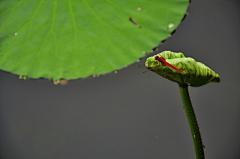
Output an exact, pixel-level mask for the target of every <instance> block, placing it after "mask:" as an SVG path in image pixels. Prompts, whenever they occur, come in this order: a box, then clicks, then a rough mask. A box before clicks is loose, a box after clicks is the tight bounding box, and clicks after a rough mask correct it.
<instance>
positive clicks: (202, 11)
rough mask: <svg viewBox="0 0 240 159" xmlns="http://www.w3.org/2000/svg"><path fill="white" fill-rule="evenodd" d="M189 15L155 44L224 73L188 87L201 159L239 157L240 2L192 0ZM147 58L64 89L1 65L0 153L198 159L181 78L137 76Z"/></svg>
mask: <svg viewBox="0 0 240 159" xmlns="http://www.w3.org/2000/svg"><path fill="white" fill-rule="evenodd" d="M156 9H157V8H156ZM188 13H189V14H188V15H187V16H186V18H185V19H184V21H183V22H182V23H181V24H180V26H179V27H178V28H177V30H176V32H175V33H174V34H173V35H172V37H171V38H168V39H167V40H166V41H165V42H164V43H163V44H162V45H160V46H159V51H164V50H171V51H174V52H183V53H184V54H185V56H187V57H193V58H194V59H195V60H196V61H200V62H203V63H204V64H206V65H207V66H209V67H210V68H211V69H213V70H214V71H215V72H216V73H218V74H219V75H220V77H221V82H220V83H209V84H207V85H205V86H202V87H199V88H193V87H190V88H189V92H190V96H191V99H192V104H193V106H194V109H195V113H196V116H197V119H198V122H199V126H200V131H201V134H202V138H203V143H204V145H205V155H206V159H239V158H240V136H239V134H240V64H239V62H240V54H239V52H240V45H239V42H240V31H239V28H240V2H239V1H238V0H201V1H198V0H192V2H191V4H190V6H189V9H188ZM154 54H155V52H154V53H151V54H149V55H148V57H149V56H153V55H154ZM146 58H147V57H145V58H143V59H142V60H141V61H140V62H138V63H137V62H136V63H134V64H132V65H130V66H128V67H127V68H124V69H122V70H120V71H118V72H117V73H116V74H115V73H112V74H107V75H105V76H100V77H95V78H93V77H91V78H87V79H79V80H71V81H69V82H68V84H67V85H65V86H61V85H57V86H56V85H53V82H52V81H48V80H45V79H40V80H30V79H27V80H20V79H18V76H16V75H13V74H10V73H7V72H3V71H0V158H1V159H159V158H161V159H194V158H195V151H194V146H193V141H192V138H191V134H190V128H189V125H188V121H187V117H186V115H185V111H184V109H183V105H182V101H181V97H180V93H179V88H178V85H177V84H175V83H173V82H170V81H168V80H166V79H164V78H162V77H160V76H158V75H157V74H155V73H153V72H150V71H149V72H146V73H144V74H142V72H144V71H145V69H144V68H143V69H141V68H138V65H140V64H142V63H144V62H145V60H146Z"/></svg>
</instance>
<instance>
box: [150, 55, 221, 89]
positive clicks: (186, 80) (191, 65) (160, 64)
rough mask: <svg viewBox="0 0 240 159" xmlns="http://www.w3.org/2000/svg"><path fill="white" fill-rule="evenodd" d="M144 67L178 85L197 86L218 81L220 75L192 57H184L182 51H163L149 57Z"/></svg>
mask: <svg viewBox="0 0 240 159" xmlns="http://www.w3.org/2000/svg"><path fill="white" fill-rule="evenodd" d="M145 67H146V68H147V69H149V70H151V71H153V72H155V73H157V74H158V75H160V76H162V77H164V78H166V79H168V80H170V81H173V82H177V83H178V84H179V85H180V86H187V85H190V86H192V87H199V86H202V85H205V84H207V83H209V82H220V76H219V75H218V74H216V73H215V72H214V71H213V70H211V69H210V68H209V67H207V66H205V65H204V64H202V63H201V62H196V61H195V60H194V59H193V58H190V57H187V58H186V57H185V56H184V55H183V53H174V52H171V51H163V52H161V53H159V54H157V55H154V56H152V57H149V58H148V59H147V61H146V63H145Z"/></svg>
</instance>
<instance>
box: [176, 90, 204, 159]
mask: <svg viewBox="0 0 240 159" xmlns="http://www.w3.org/2000/svg"><path fill="white" fill-rule="evenodd" d="M179 89H180V94H181V97H182V102H183V106H184V109H185V112H186V115H187V118H188V123H189V125H190V129H191V133H192V138H193V142H194V147H195V152H196V159H204V150H203V148H204V145H203V143H202V138H201V134H200V131H199V127H198V123H197V118H196V116H195V113H194V110H193V107H192V103H191V100H190V97H189V94H188V86H180V85H179Z"/></svg>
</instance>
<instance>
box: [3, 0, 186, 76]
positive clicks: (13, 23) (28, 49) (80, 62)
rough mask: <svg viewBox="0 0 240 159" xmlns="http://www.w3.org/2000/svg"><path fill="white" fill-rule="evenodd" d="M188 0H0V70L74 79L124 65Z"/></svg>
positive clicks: (170, 25)
mask: <svg viewBox="0 0 240 159" xmlns="http://www.w3.org/2000/svg"><path fill="white" fill-rule="evenodd" d="M188 4H189V0H171V1H166V0H151V1H149V0H139V1H137V0H67V1H62V0H0V69H1V70H4V71H8V72H11V73H14V74H18V75H22V76H27V77H30V78H41V77H42V78H48V79H55V80H58V79H77V78H83V77H88V76H91V75H99V74H105V73H109V72H113V71H115V70H118V69H121V68H124V67H126V66H127V65H129V64H131V63H134V62H135V61H136V60H137V59H139V58H141V57H143V56H145V53H148V52H150V50H152V49H153V48H155V47H156V46H157V45H159V43H160V42H161V41H163V40H165V39H166V38H168V37H169V35H170V34H171V33H172V32H173V31H174V30H175V29H176V28H177V26H178V25H179V23H180V22H181V20H182V19H183V17H184V15H185V14H186V10H187V7H188Z"/></svg>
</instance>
